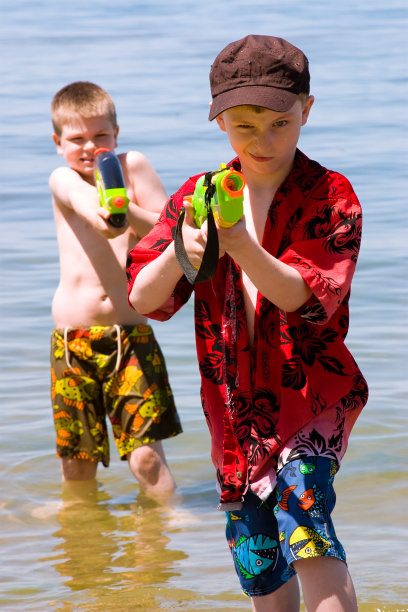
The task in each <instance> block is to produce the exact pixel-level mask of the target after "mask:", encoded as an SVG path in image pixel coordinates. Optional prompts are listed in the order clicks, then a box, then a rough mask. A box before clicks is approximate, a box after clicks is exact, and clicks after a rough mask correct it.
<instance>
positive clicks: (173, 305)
mask: <svg viewBox="0 0 408 612" xmlns="http://www.w3.org/2000/svg"><path fill="white" fill-rule="evenodd" d="M196 178H197V177H193V178H190V179H188V181H186V183H184V185H183V186H182V187H181V188H180V189H179V190H178V191H177V192H176V193H175V194H174V195H173V196H171V197H170V198H169V199H168V200H167V202H166V204H165V206H164V208H163V210H162V212H161V215H160V217H159V219H158V220H157V222H156V224H155V225H154V227H153V228H152V229H151V231H150V232H149V233H148V234H147V235H146V236H144V237H143V238H142V239H141V240H140V241H139V242H138V243H137V245H136V246H135V247H134V248H133V249H132V250H131V251H130V253H129V254H128V258H127V264H126V273H127V280H128V301H129V294H130V292H131V290H132V287H133V284H134V282H135V279H136V277H137V275H138V274H139V272H140V270H141V269H142V268H144V267H145V266H146V265H147V264H148V263H149V262H151V261H153V260H154V259H156V257H159V256H160V255H161V254H162V253H163V252H164V251H165V250H166V248H167V247H168V246H169V244H171V242H173V240H174V232H175V229H176V225H177V220H178V217H179V212H180V209H181V207H182V205H183V197H184V196H185V195H189V194H191V193H193V191H194V185H195V180H196ZM192 291H193V287H192V285H190V283H189V282H188V280H187V279H186V277H185V276H182V278H181V279H180V280H179V282H178V283H177V285H176V286H175V288H174V291H173V293H172V295H171V296H170V298H169V299H168V300H167V302H166V303H165V304H163V305H162V306H161V307H160V308H158V309H157V310H154V311H152V312H150V313H147V315H146V316H147V317H149V319H155V320H158V321H166V320H168V319H170V317H172V316H173V315H174V314H175V313H176V312H177V311H178V310H179V309H180V308H181V307H182V306H183V305H184V304H185V303H186V302H187V301H188V300H189V298H190V296H191V293H192ZM129 304H130V306H132V304H131V302H130V301H129ZM132 308H133V306H132Z"/></svg>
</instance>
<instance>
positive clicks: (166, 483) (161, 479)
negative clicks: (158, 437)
mask: <svg viewBox="0 0 408 612" xmlns="http://www.w3.org/2000/svg"><path fill="white" fill-rule="evenodd" d="M127 460H128V463H129V467H130V470H131V472H132V474H133V475H134V476H135V478H136V479H137V480H138V481H139V484H140V485H141V486H142V487H143V488H144V489H147V490H153V489H156V488H157V489H158V490H159V489H160V490H161V491H173V490H174V489H175V483H174V480H173V477H172V476H171V473H170V470H169V468H168V465H167V462H166V459H165V456H164V452H163V448H162V444H161V442H160V441H159V442H153V443H152V444H145V445H143V446H140V447H139V448H136V449H135V450H133V451H132V452H131V453H130V454H129V455H128V456H127Z"/></svg>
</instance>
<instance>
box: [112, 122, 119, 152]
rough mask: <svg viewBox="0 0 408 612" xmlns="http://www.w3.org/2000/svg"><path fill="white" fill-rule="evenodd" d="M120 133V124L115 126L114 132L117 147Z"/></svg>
mask: <svg viewBox="0 0 408 612" xmlns="http://www.w3.org/2000/svg"><path fill="white" fill-rule="evenodd" d="M118 134H119V126H118V125H117V126H116V127H115V131H114V133H113V135H114V137H115V148H116V147H117V146H118Z"/></svg>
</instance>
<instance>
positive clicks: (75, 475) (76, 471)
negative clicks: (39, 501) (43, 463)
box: [61, 457, 98, 480]
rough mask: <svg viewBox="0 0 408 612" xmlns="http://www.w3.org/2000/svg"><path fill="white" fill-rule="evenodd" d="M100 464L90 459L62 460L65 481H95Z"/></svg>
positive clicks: (67, 458)
mask: <svg viewBox="0 0 408 612" xmlns="http://www.w3.org/2000/svg"><path fill="white" fill-rule="evenodd" d="M97 468H98V463H97V462H96V461H90V460H89V459H71V458H69V457H63V458H62V459H61V469H62V478H63V480H93V479H94V478H95V476H96V470H97Z"/></svg>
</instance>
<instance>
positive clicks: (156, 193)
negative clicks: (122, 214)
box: [119, 151, 167, 237]
mask: <svg viewBox="0 0 408 612" xmlns="http://www.w3.org/2000/svg"><path fill="white" fill-rule="evenodd" d="M119 159H120V160H121V163H122V167H123V170H124V174H125V177H126V179H127V182H128V183H129V184H130V185H131V188H132V191H133V194H134V199H135V201H134V202H131V203H130V204H129V208H128V220H129V223H130V225H131V227H132V229H133V230H134V231H135V233H136V234H137V235H138V236H139V237H143V236H145V235H146V234H147V233H148V232H149V231H150V230H151V228H152V227H153V225H154V224H155V223H156V221H157V219H158V217H159V213H160V212H161V210H162V209H163V206H164V204H165V203H166V200H167V194H166V191H165V189H164V187H163V184H162V182H161V180H160V178H159V176H158V174H157V173H156V171H155V170H154V168H153V166H152V165H151V164H150V163H149V162H148V160H147V159H146V157H145V156H144V155H143V154H142V153H139V152H137V151H129V152H128V153H126V154H123V155H119Z"/></svg>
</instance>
